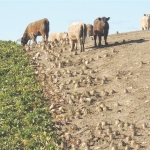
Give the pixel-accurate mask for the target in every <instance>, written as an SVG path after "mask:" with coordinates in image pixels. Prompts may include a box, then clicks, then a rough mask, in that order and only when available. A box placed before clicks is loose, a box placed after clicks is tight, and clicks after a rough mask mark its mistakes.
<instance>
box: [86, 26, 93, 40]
mask: <svg viewBox="0 0 150 150" xmlns="http://www.w3.org/2000/svg"><path fill="white" fill-rule="evenodd" d="M86 26H87V37H90V36H93V25H92V24H86Z"/></svg>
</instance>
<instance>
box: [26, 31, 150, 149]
mask: <svg viewBox="0 0 150 150" xmlns="http://www.w3.org/2000/svg"><path fill="white" fill-rule="evenodd" d="M108 43H109V46H108V47H104V46H103V47H101V48H93V44H94V41H93V40H92V39H91V38H87V39H86V44H85V52H82V53H80V51H79V50H77V52H70V45H63V46H60V44H59V43H55V44H51V47H49V46H48V45H47V46H46V47H44V46H42V44H38V45H36V46H34V45H33V46H32V45H31V46H30V50H29V49H27V51H28V52H27V53H29V54H30V55H31V56H32V57H33V64H32V65H33V66H34V67H35V72H36V73H37V74H38V75H39V80H40V81H41V82H42V84H43V91H44V94H45V97H46V98H47V99H48V102H49V110H48V111H51V113H52V116H53V120H54V121H55V122H56V124H55V128H56V130H57V132H58V135H59V136H60V137H61V139H62V142H61V143H60V145H59V147H60V149H62V150H117V149H118V150H130V149H141V150H150V31H136V32H128V33H122V34H113V35H109V36H108ZM102 44H104V41H103V42H102Z"/></svg>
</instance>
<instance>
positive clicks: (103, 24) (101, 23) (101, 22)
mask: <svg viewBox="0 0 150 150" xmlns="http://www.w3.org/2000/svg"><path fill="white" fill-rule="evenodd" d="M109 19H110V17H108V18H106V17H102V18H97V19H95V20H94V27H93V35H94V46H95V47H96V46H97V44H96V38H97V36H98V37H99V44H98V46H101V37H102V36H104V40H105V46H106V45H108V43H107V36H108V31H109V23H108V22H107V21H108V20H109Z"/></svg>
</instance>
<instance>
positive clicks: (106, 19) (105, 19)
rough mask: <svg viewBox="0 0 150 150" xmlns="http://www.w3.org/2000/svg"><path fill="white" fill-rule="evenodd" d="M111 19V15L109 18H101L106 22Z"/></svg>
mask: <svg viewBox="0 0 150 150" xmlns="http://www.w3.org/2000/svg"><path fill="white" fill-rule="evenodd" d="M109 19H110V17H108V18H106V17H102V18H101V20H102V21H103V22H105V23H106V22H107V21H108V20H109Z"/></svg>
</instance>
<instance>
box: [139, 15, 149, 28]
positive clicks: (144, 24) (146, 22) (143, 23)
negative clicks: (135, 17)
mask: <svg viewBox="0 0 150 150" xmlns="http://www.w3.org/2000/svg"><path fill="white" fill-rule="evenodd" d="M140 26H141V28H142V30H149V29H150V14H144V16H143V17H142V18H141V19H140Z"/></svg>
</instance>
